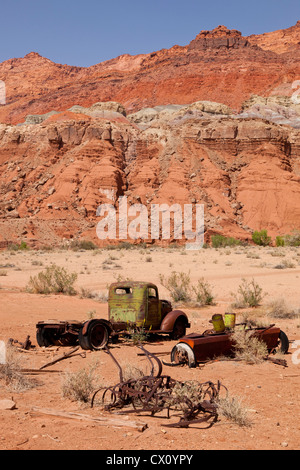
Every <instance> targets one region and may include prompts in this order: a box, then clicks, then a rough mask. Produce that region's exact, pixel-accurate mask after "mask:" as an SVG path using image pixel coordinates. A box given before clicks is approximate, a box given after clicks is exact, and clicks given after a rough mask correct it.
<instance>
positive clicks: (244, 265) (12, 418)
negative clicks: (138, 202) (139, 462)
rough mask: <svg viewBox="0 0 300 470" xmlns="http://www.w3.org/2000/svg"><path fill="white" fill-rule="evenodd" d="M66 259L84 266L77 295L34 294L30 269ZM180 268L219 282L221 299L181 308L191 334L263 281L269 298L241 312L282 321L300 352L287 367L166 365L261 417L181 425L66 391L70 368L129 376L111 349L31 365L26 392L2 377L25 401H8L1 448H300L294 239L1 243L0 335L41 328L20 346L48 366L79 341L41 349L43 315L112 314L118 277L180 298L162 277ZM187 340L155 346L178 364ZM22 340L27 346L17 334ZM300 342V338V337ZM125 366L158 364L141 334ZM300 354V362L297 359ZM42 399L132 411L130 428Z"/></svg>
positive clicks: (83, 408)
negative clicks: (157, 244) (202, 245)
mask: <svg viewBox="0 0 300 470" xmlns="http://www.w3.org/2000/svg"><path fill="white" fill-rule="evenodd" d="M51 263H54V264H56V265H58V266H63V267H65V268H66V269H67V270H68V271H69V272H76V273H77V274H78V277H77V280H76V283H75V288H76V290H77V294H76V295H73V296H68V295H52V294H51V295H42V294H33V293H30V292H28V291H27V289H26V287H27V286H28V283H29V280H30V276H35V275H36V274H38V273H39V272H40V271H42V270H43V269H45V267H46V266H49V265H50V264H51ZM172 271H175V272H177V273H178V272H185V273H189V275H190V278H191V284H196V283H197V281H198V280H199V279H201V278H204V279H205V281H206V282H208V283H209V285H210V286H211V289H212V292H213V295H214V303H215V304H214V305H210V306H199V305H198V304H196V303H187V304H186V305H180V304H178V305H177V306H180V308H181V309H182V310H184V311H185V312H186V313H187V314H188V316H189V319H190V322H191V328H190V329H189V330H188V331H187V333H191V332H199V333H201V332H203V331H204V330H206V329H208V328H210V327H211V324H210V323H209V320H210V319H211V316H212V315H213V314H214V313H222V314H224V313H225V312H227V311H232V310H233V309H232V303H233V301H234V294H235V293H236V292H237V290H238V287H239V285H240V283H241V282H242V279H246V280H248V281H251V280H252V279H254V280H255V282H256V283H258V284H259V286H260V287H261V288H262V289H263V294H264V296H263V299H262V302H261V305H260V306H259V307H257V308H246V309H236V310H234V311H235V312H236V313H237V321H238V322H239V321H240V320H241V319H242V318H244V317H245V315H247V316H248V317H251V318H253V319H258V320H259V321H263V322H265V323H266V324H267V323H270V324H272V323H275V324H276V326H279V327H280V328H281V329H282V330H283V331H284V332H285V333H286V334H287V336H288V338H289V340H290V349H289V353H288V354H287V355H285V356H284V358H285V359H286V361H287V367H283V366H282V365H278V364H274V363H272V362H269V361H262V362H261V363H258V364H249V363H246V362H244V361H235V360H228V361H224V360H221V361H215V362H210V363H207V364H205V365H201V366H200V365H199V366H197V367H196V368H194V369H190V368H189V367H188V366H182V367H170V366H166V365H164V366H163V374H166V375H170V376H171V377H172V378H174V379H177V380H181V381H188V380H196V381H199V382H205V381H208V380H210V381H212V382H214V383H216V382H217V381H218V380H220V381H221V383H222V384H224V385H225V386H226V387H227V389H228V391H229V393H230V395H231V396H232V397H237V398H239V400H241V402H242V403H243V405H244V406H245V409H246V410H247V414H248V417H249V423H248V425H247V426H240V425H239V424H237V423H236V422H234V421H232V420H230V419H228V418H226V417H225V416H220V417H219V420H218V421H217V422H216V423H215V424H214V425H213V426H212V427H210V428H206V425H205V424H201V425H200V424H198V425H197V424H191V425H190V427H189V428H170V427H167V426H166V424H169V423H170V419H168V418H167V417H166V416H165V415H156V416H154V417H152V416H150V415H149V413H141V414H138V413H136V412H133V411H132V409H122V410H119V411H113V412H111V413H108V412H107V411H103V409H102V408H101V406H100V405H99V406H95V407H93V408H91V406H90V403H85V404H82V403H81V402H78V401H74V400H72V399H70V398H68V397H65V396H64V395H63V393H62V383H63V379H64V377H65V374H66V373H69V374H70V373H72V372H77V371H79V370H83V369H85V370H87V369H89V368H91V367H94V371H95V375H96V380H97V383H98V384H100V386H108V385H114V384H116V383H117V382H118V381H119V376H118V370H117V368H116V366H115V364H114V363H113V361H112V359H111V358H110V357H109V355H108V354H107V353H105V352H104V351H93V352H91V351H79V352H81V353H83V354H81V355H76V356H74V357H70V358H68V359H65V360H63V361H61V362H58V363H57V364H55V365H53V366H51V367H48V368H47V369H45V372H44V373H39V374H31V375H30V373H26V379H28V380H29V381H31V387H30V388H27V389H25V390H20V389H18V388H17V387H13V386H12V384H10V383H6V381H5V380H4V379H3V378H2V379H1V381H0V400H4V399H9V400H13V401H14V402H15V404H16V406H15V408H14V409H11V410H8V409H5V410H0V419H1V430H0V449H1V450H8V449H10V450H17V449H19V450H41V449H43V450H46V449H47V450H79V449H82V450H94V449H95V450H101V449H105V450H143V449H150V450H191V451H195V450H212V449H223V450H225V449H226V450H227V449H228V450H262V449H267V450H299V448H300V444H299V442H300V419H299V418H300V408H299V386H300V372H299V367H300V366H299V364H297V361H295V360H294V359H295V357H296V358H297V355H296V351H297V350H296V349H293V346H295V342H296V341H297V340H300V329H299V327H300V317H299V313H300V302H299V301H300V297H299V295H300V294H299V276H300V248H291V247H283V248H281V247H280V248H276V247H258V246H247V247H240V246H237V247H233V248H219V249H214V248H208V249H202V250H199V251H186V250H184V249H182V248H176V249H175V248H169V249H168V248H154V247H151V248H139V247H136V248H134V249H130V250H128V249H115V250H107V249H99V250H87V251H83V250H82V251H81V250H80V251H72V250H67V249H56V250H51V251H43V250H36V251H35V250H18V251H9V250H3V251H1V252H0V275H1V276H0V299H1V303H0V321H1V329H0V339H1V340H4V341H5V342H7V341H8V340H9V339H10V338H13V339H14V340H16V341H19V342H23V341H25V339H26V337H27V336H28V335H29V336H30V339H31V341H32V346H35V347H32V348H31V349H30V350H29V351H23V352H22V351H16V354H17V356H18V359H19V360H20V361H21V364H22V368H23V369H25V368H27V369H38V368H40V367H41V366H42V365H43V364H45V363H47V362H49V361H51V360H54V359H55V358H57V357H59V356H61V355H62V354H64V353H65V352H67V351H69V350H71V348H70V347H51V348H49V349H47V348H40V347H39V346H38V345H37V342H36V337H35V334H36V323H37V322H38V321H41V320H48V319H59V320H80V321H83V320H87V319H88V318H90V317H91V316H93V317H94V318H98V317H99V318H107V302H106V300H107V297H106V296H107V286H108V285H109V284H110V283H111V282H114V281H116V280H117V279H127V278H129V279H133V280H141V281H151V282H154V283H156V284H157V285H158V287H159V292H160V297H161V298H166V299H169V300H172V299H171V298H170V293H169V291H168V290H167V289H166V288H165V287H164V286H163V285H162V284H161V278H160V275H164V276H168V275H170V274H171V273H172ZM274 301H278V302H279V301H285V304H286V309H287V312H294V313H295V315H294V316H293V317H291V318H289V317H290V316H289V315H285V314H282V315H278V312H276V310H274V309H273V310H272V308H271V307H270V305H271V303H272V302H273V304H274ZM176 343H177V341H172V340H170V339H169V338H166V337H163V336H162V337H161V338H159V339H158V340H157V341H155V342H149V343H147V342H146V343H145V344H144V346H145V347H146V349H148V350H149V351H151V352H154V353H157V354H158V355H159V358H160V359H163V360H165V361H167V362H168V361H170V351H171V349H172V348H173V346H174V345H175V344H176ZM16 344H17V343H16ZM298 347H299V346H298ZM111 348H112V351H113V354H114V355H115V357H116V358H117V359H118V361H119V362H120V363H121V364H122V366H123V367H125V366H126V364H130V365H131V366H134V367H137V368H140V369H143V370H144V371H145V373H146V372H147V368H148V365H147V364H148V363H147V360H146V359H145V357H144V356H140V355H138V353H139V349H138V348H137V346H136V345H134V344H133V343H132V342H131V341H125V340H122V341H120V342H119V343H116V344H113V345H112V346H111ZM293 358H294V359H293ZM34 407H35V408H40V409H45V408H48V409H52V410H56V411H65V412H76V413H82V414H87V415H89V416H93V417H98V416H102V417H108V418H109V417H110V418H113V417H114V418H119V419H123V420H124V423H125V425H124V426H116V425H113V424H107V423H105V422H102V423H101V424H98V423H96V422H89V421H82V420H76V419H74V420H72V419H67V418H64V417H61V416H50V415H44V414H41V413H37V412H34V411H33V410H34ZM131 421H135V422H142V423H146V424H147V428H146V429H145V430H144V431H143V432H140V431H138V430H136V429H135V428H131V427H130V425H128V427H126V422H128V424H130V422H131Z"/></svg>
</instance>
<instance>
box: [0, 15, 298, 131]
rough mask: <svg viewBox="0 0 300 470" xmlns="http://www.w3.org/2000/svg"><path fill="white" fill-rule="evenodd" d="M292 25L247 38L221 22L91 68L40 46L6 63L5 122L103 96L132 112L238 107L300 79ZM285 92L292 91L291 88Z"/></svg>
mask: <svg viewBox="0 0 300 470" xmlns="http://www.w3.org/2000/svg"><path fill="white" fill-rule="evenodd" d="M290 30H291V31H290ZM290 30H286V32H285V33H284V32H282V31H281V32H276V33H268V34H267V35H261V36H250V37H249V38H245V37H243V36H242V35H241V33H240V32H239V31H236V30H228V29H227V28H225V27H224V26H219V27H217V28H216V29H215V30H213V31H211V32H209V31H202V32H201V33H200V34H199V35H198V36H197V37H196V38H195V39H194V40H192V41H191V43H190V44H189V45H187V46H182V47H180V46H174V47H173V48H171V49H169V50H166V49H163V50H161V51H157V52H153V53H151V54H146V55H138V56H129V55H124V56H121V57H118V58H116V59H112V60H109V61H106V62H103V63H100V64H97V65H94V66H92V67H89V68H80V67H75V66H67V65H60V64H55V63H53V62H51V61H50V60H49V59H45V58H43V57H41V56H39V55H38V54H37V53H30V54H28V55H26V56H25V57H23V58H18V59H10V60H7V61H5V62H3V63H2V64H0V80H3V81H4V82H5V84H6V90H7V104H6V106H4V107H3V106H1V107H0V122H3V123H13V124H16V123H19V122H22V121H24V119H25V117H26V115H28V114H43V113H46V112H49V111H52V110H56V111H62V110H66V109H68V108H70V107H71V106H73V105H76V104H77V105H82V106H91V105H92V104H93V103H95V102H99V101H117V102H119V103H122V104H123V105H124V107H125V108H126V110H127V112H128V113H129V112H134V111H137V110H139V109H141V108H145V107H149V106H157V105H166V104H170V103H177V104H188V103H193V102H195V101H199V100H210V101H216V102H221V103H224V104H227V105H229V106H231V107H233V108H235V109H236V110H238V109H239V108H240V107H241V104H242V102H243V101H244V100H246V99H248V98H250V96H251V95H252V94H255V95H261V96H268V95H269V94H270V93H272V90H274V89H276V88H277V87H278V86H280V85H281V84H282V83H285V84H291V83H292V82H293V81H294V80H296V79H298V78H299V76H300V65H299V55H300V46H299V42H300V26H299V23H297V25H296V26H294V27H293V28H290ZM272 35H273V36H272ZM273 38H275V40H274V39H273ZM290 41H291V42H290ZM272 44H273V46H272ZM274 44H276V47H275V46H274ZM288 44H291V45H292V53H287V54H278V53H276V52H282V51H283V50H284V51H286V50H290V48H289V47H287V45H288ZM259 46H260V47H259ZM285 93H286V94H291V93H292V90H291V87H290V88H289V89H288V90H285Z"/></svg>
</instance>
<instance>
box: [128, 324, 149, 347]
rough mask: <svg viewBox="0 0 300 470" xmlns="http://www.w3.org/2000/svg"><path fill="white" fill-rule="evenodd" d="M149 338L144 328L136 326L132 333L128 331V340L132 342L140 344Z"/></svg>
mask: <svg viewBox="0 0 300 470" xmlns="http://www.w3.org/2000/svg"><path fill="white" fill-rule="evenodd" d="M148 338H149V334H148V333H147V332H146V330H145V328H143V327H141V328H136V329H135V330H134V331H133V332H132V333H130V341H132V342H133V344H140V343H144V342H145V341H147V340H148Z"/></svg>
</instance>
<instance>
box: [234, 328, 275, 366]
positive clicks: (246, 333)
mask: <svg viewBox="0 0 300 470" xmlns="http://www.w3.org/2000/svg"><path fill="white" fill-rule="evenodd" d="M232 340H233V348H234V355H235V358H236V359H238V360H241V361H245V362H247V363H248V364H259V363H260V362H262V361H263V360H265V358H266V357H267V356H268V349H267V345H266V343H264V342H263V341H261V340H260V339H259V338H257V337H255V336H253V334H251V330H247V329H246V328H236V329H235V330H234V332H233V334H232Z"/></svg>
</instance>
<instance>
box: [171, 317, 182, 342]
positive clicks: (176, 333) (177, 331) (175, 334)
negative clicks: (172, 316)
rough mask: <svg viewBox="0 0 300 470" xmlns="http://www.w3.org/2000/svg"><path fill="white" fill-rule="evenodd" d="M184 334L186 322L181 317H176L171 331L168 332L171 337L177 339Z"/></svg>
mask: <svg viewBox="0 0 300 470" xmlns="http://www.w3.org/2000/svg"><path fill="white" fill-rule="evenodd" d="M185 334H186V323H185V321H184V320H183V319H182V318H178V319H177V320H176V322H175V324H174V327H173V331H172V333H171V334H170V337H171V339H179V338H182V337H183V336H185Z"/></svg>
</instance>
